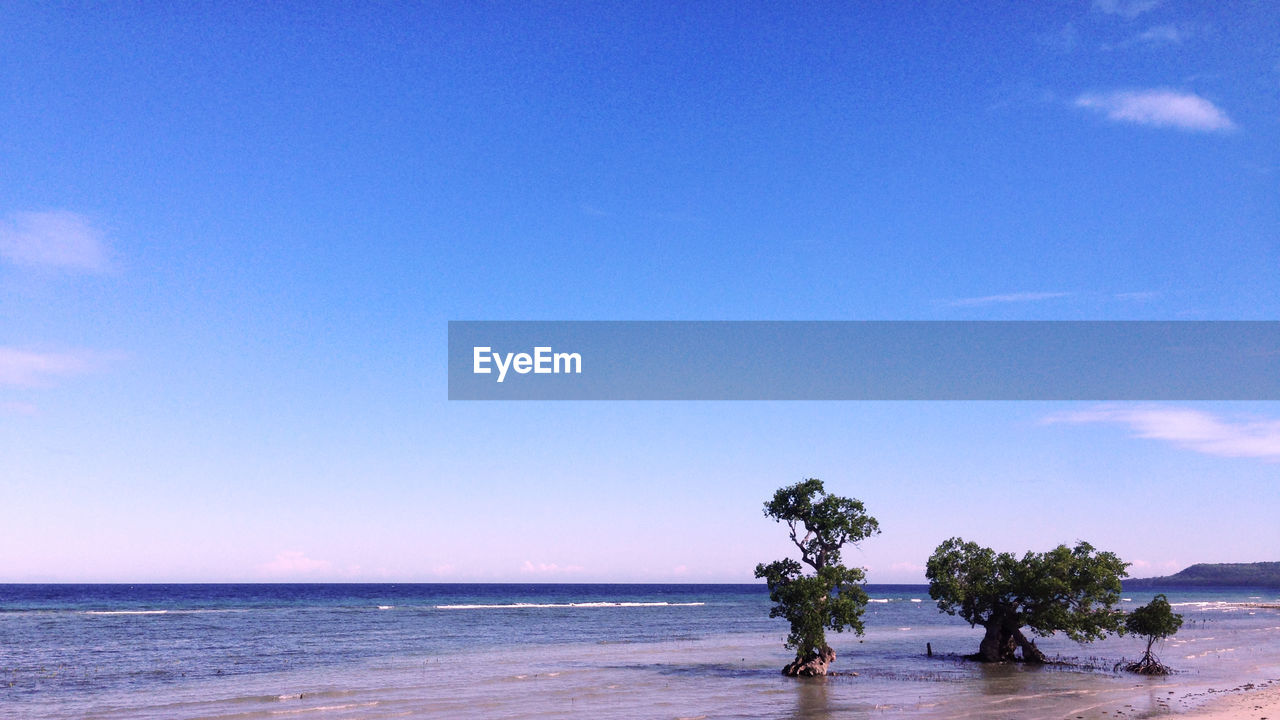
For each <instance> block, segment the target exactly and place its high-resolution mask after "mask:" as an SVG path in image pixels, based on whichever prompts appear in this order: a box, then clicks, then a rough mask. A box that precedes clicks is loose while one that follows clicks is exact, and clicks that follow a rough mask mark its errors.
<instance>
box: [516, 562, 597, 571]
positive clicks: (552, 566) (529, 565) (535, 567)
mask: <svg viewBox="0 0 1280 720" xmlns="http://www.w3.org/2000/svg"><path fill="white" fill-rule="evenodd" d="M582 570H583V567H582V566H581V565H557V564H556V563H535V562H532V561H530V560H525V561H524V564H523V565H521V566H520V572H522V573H524V574H526V575H563V574H569V573H579V572H582Z"/></svg>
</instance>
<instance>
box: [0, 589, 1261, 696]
mask: <svg viewBox="0 0 1280 720" xmlns="http://www.w3.org/2000/svg"><path fill="white" fill-rule="evenodd" d="M869 591H870V593H871V595H872V597H873V598H874V599H875V600H877V601H878V602H873V603H872V604H871V605H870V606H869V607H868V610H867V616H866V623H867V633H866V635H865V636H864V637H861V638H859V637H857V636H855V635H852V634H850V633H845V634H840V635H832V636H831V637H830V638H829V639H830V640H831V641H832V645H833V646H834V647H835V648H836V650H837V652H838V653H839V659H838V660H837V663H836V666H835V669H837V670H839V671H842V672H857V673H858V676H856V677H853V676H838V677H831V678H826V679H818V680H812V681H796V680H791V679H787V678H783V677H781V676H780V675H779V673H778V670H779V668H780V667H781V666H782V665H783V664H784V663H785V662H786V661H787V660H788V653H787V651H786V650H785V649H784V648H783V647H782V638H783V636H784V635H785V623H784V622H783V621H780V620H771V619H769V618H768V606H769V602H768V597H767V594H766V593H765V592H764V589H763V588H762V587H761V586H758V585H744V586H738V585H731V586H725V585H710V586H697V585H396V586H392V585H302V586H298V585H246V586H225V585H222V586H199V585H177V586H135V587H130V586H66V585H62V586H32V585H24V586H0V717H14V718H17V717H22V718H72V717H75V718H81V717H95V718H173V717H208V718H281V717H307V718H310V717H317V718H357V717H358V718H384V717H385V718H390V717H420V718H435V717H441V718H443V717H485V718H543V717H545V718H551V717H566V716H570V717H573V716H580V717H615V718H663V717H665V718H694V717H704V716H705V717H714V718H726V717H727V718H734V717H741V718H748V717H750V718H755V717H770V718H834V717H959V716H965V717H972V718H1004V717H1015V716H1016V717H1020V718H1065V717H1072V718H1074V717H1078V716H1079V717H1100V716H1101V715H1102V713H1103V712H1104V711H1108V712H1112V713H1113V714H1111V715H1108V717H1114V712H1115V711H1116V709H1121V710H1123V711H1124V712H1126V713H1127V714H1129V715H1130V716H1133V715H1134V714H1138V713H1143V712H1164V708H1166V707H1167V708H1169V709H1170V710H1177V709H1180V708H1182V707H1185V703H1179V702H1176V701H1180V700H1181V699H1182V698H1183V696H1185V695H1188V694H1190V693H1207V691H1208V690H1209V689H1210V688H1212V689H1214V690H1222V689H1226V688H1229V687H1235V686H1238V685H1240V684H1243V683H1245V682H1261V681H1264V680H1266V679H1269V678H1272V677H1276V674H1277V672H1276V669H1277V667H1280V611H1277V610H1275V609H1266V608H1249V607H1245V606H1244V603H1250V602H1253V603H1257V602H1276V601H1280V594H1278V593H1276V591H1274V590H1272V591H1260V590H1253V591H1239V590H1216V591H1215V590H1208V591H1205V590H1197V591H1178V590H1168V591H1166V592H1167V594H1168V595H1169V598H1170V601H1171V602H1173V603H1174V604H1175V610H1176V611H1177V612H1181V613H1183V614H1184V616H1185V617H1186V624H1185V625H1184V627H1183V630H1182V631H1180V632H1179V633H1178V635H1177V636H1176V637H1175V638H1173V639H1171V640H1170V641H1168V642H1166V643H1165V644H1164V646H1163V648H1161V650H1160V652H1161V657H1162V658H1163V659H1164V660H1165V662H1166V663H1168V664H1170V665H1172V666H1174V667H1176V668H1178V669H1180V670H1181V671H1182V672H1180V673H1178V674H1176V675H1174V676H1171V677H1168V678H1155V679H1147V678H1137V677H1134V676H1132V675H1128V674H1125V673H1115V672H1113V671H1112V669H1113V667H1114V665H1115V663H1117V662H1120V661H1121V659H1122V658H1124V657H1126V656H1127V657H1130V658H1132V657H1134V656H1135V655H1137V654H1139V652H1140V651H1141V649H1142V644H1141V641H1140V640H1138V639H1135V638H1109V639H1107V640H1105V641H1102V642H1099V643H1094V644H1092V645H1088V646H1080V645H1077V644H1075V643H1072V642H1070V641H1067V640H1065V639H1062V638H1048V639H1042V640H1039V641H1038V642H1039V644H1040V645H1041V647H1042V648H1044V649H1045V650H1046V651H1047V652H1048V653H1049V654H1050V655H1055V654H1056V655H1061V656H1067V657H1072V658H1076V662H1077V666H1073V667H1070V668H1064V667H1052V666H1051V667H1044V668H1031V667H1019V666H996V667H991V666H983V665H979V664H975V663H971V662H967V661H964V660H963V659H961V657H960V656H961V655H962V654H964V653H968V652H972V651H974V650H975V649H976V647H977V643H978V640H979V639H980V637H981V631H980V629H972V628H970V627H968V625H967V624H965V623H964V622H962V621H960V620H958V619H956V618H953V617H950V616H946V615H943V614H941V613H939V612H938V611H937V609H936V607H935V606H934V604H933V603H932V602H931V601H930V600H929V598H928V594H927V589H926V588H924V587H923V586H879V587H876V586H872V587H871V588H869ZM1152 592H1153V591H1151V590H1147V591H1143V592H1142V593H1141V594H1139V593H1137V592H1134V593H1131V594H1129V593H1127V594H1126V597H1132V600H1133V602H1132V604H1134V605H1136V604H1141V603H1143V602H1146V600H1147V599H1149V597H1150V594H1151V593H1152ZM926 642H928V643H931V644H932V646H933V649H934V652H935V657H933V658H927V657H925V654H924V649H925V643H926ZM1080 665H1084V666H1085V667H1080ZM1088 666H1092V669H1090V668H1089V667H1088ZM1208 696H1209V695H1208V694H1206V695H1204V697H1208ZM1126 706H1127V707H1126Z"/></svg>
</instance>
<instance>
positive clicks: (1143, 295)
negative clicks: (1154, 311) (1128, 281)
mask: <svg viewBox="0 0 1280 720" xmlns="http://www.w3.org/2000/svg"><path fill="white" fill-rule="evenodd" d="M1112 297H1114V298H1115V299H1116V300H1129V301H1131V302H1148V301H1151V300H1155V299H1156V298H1158V297H1160V293H1158V292H1122V293H1116V294H1115V295H1113V296H1112Z"/></svg>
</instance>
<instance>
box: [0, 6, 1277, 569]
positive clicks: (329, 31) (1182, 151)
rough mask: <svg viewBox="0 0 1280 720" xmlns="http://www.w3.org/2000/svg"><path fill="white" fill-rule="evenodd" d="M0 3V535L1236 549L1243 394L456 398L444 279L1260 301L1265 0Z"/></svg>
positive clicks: (555, 288)
mask: <svg viewBox="0 0 1280 720" xmlns="http://www.w3.org/2000/svg"><path fill="white" fill-rule="evenodd" d="M170 5H171V4H164V3H142V4H137V3H92V4H90V3H84V4H61V3H59V4H55V3H42V2H10V3H5V4H4V5H3V7H0V48H3V51H2V52H0V581H25V580H67V581H97V580H104V581H187V580H203V581H223V580H225V581H240V580H250V581H256V580H262V581H270V580H370V581H383V580H387V581H390V580H398V581H524V580H529V581H632V580H635V581H671V580H687V581H747V580H750V578H751V571H752V569H753V567H754V566H755V564H756V563H757V562H760V561H768V560H772V559H774V558H776V557H780V556H781V554H782V553H784V552H786V550H787V542H786V539H785V533H784V532H783V529H782V528H780V527H777V526H775V525H773V524H772V523H771V522H769V521H768V520H767V519H765V518H764V517H763V515H762V514H761V506H762V503H763V501H764V500H765V499H766V498H767V497H768V496H769V495H770V494H771V493H772V491H773V490H774V489H775V488H777V487H779V486H781V485H784V484H789V483H792V482H796V481H798V480H800V479H802V478H804V477H807V476H818V477H821V478H823V479H824V480H825V481H826V482H827V485H828V487H829V489H831V490H832V491H835V492H838V493H840V494H846V495H853V496H855V497H858V498H860V499H862V500H864V501H865V502H866V503H867V506H868V509H869V510H870V511H871V513H872V514H874V515H876V516H877V517H878V518H879V519H880V521H881V525H882V528H883V531H884V532H883V534H882V535H880V536H878V537H876V538H874V539H872V540H869V541H867V542H866V543H864V544H863V546H862V548H861V550H859V551H855V552H852V553H850V554H849V555H848V558H849V559H850V560H851V561H853V562H856V563H859V564H862V565H865V566H867V567H868V568H869V569H870V573H869V578H870V580H871V581H873V582H912V581H920V580H922V578H923V573H922V565H923V563H924V560H925V558H926V557H927V556H928V554H929V552H930V551H931V550H932V548H933V547H934V546H935V545H936V544H937V543H938V542H940V541H941V540H944V539H946V538H947V537H950V536H952V535H957V534H959V535H963V536H964V537H965V538H966V539H972V540H976V541H978V542H981V543H984V544H988V545H992V546H994V547H996V548H998V549H1000V550H1013V551H1019V552H1021V551H1025V550H1029V549H1036V550H1044V549H1047V548H1048V547H1050V546H1052V545H1054V544H1057V543H1059V542H1071V541H1074V540H1076V539H1087V540H1089V541H1091V542H1093V543H1094V544H1095V545H1097V546H1099V547H1102V548H1104V549H1108V550H1113V551H1115V552H1117V553H1119V554H1120V555H1121V556H1122V557H1124V558H1125V559H1127V560H1130V561H1132V562H1134V563H1135V567H1134V568H1133V573H1134V574H1135V575H1150V574H1159V573H1164V572H1167V571H1171V570H1176V569H1179V568H1180V567H1182V566H1184V565H1186V564H1189V563H1192V562H1200V561H1256V560H1280V531H1278V530H1277V526H1276V520H1275V518H1276V517H1280V492H1277V480H1278V479H1280V405H1278V404H1276V403H1199V404H1159V405H1145V404H1144V405H1133V404H1110V405H1097V404H1092V403H1056V404H1055V403H1030V402H1024V403H798V402H797V403H462V402H453V403H450V402H448V401H447V400H446V399H445V398H446V382H445V381H446V376H445V341H446V322H447V321H448V320H483V319H495V320H499V319H501V320H525V319H536V320H609V319H616V320H635V319H660V320H681V319H702V320H721V319H723V320H862V319H908V320H913V319H929V320H951V319H955V320H971V319H1045V320H1055V319H1091V320H1111V319H1167V320H1177V319H1197V320H1215V319H1258V320H1276V319H1280V42H1277V38H1280V6H1278V5H1276V4H1275V3H1266V2H1238V3H1237V2H1228V3H1201V2H1190V1H1188V0H1181V1H1177V0H1165V1H1164V2H1161V1H1160V0H1096V2H1093V3H1092V4H1091V3H1090V2H1089V1H1088V0H1073V1H1070V2H1068V1H1065V0H1064V1H1061V2H1037V3H1025V2H1008V3H970V2H953V3H943V2H925V3H910V4H907V3H854V4H852V6H853V7H851V8H841V7H835V6H832V5H831V4H826V3H817V4H799V6H796V5H797V4H789V5H778V4H776V3H744V2H731V3H722V4H716V3H701V4H697V6H696V7H694V6H690V7H684V6H682V4H677V3H568V4H566V3H554V4H551V3H548V4H543V3H406V4H395V3H376V4H375V3H349V4H341V5H340V4H333V3H294V4H287V3H270V4H268V6H267V7H258V6H257V4H250V3H230V2H210V3H181V4H178V5H179V7H170Z"/></svg>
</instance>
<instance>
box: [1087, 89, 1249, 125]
mask: <svg viewBox="0 0 1280 720" xmlns="http://www.w3.org/2000/svg"><path fill="white" fill-rule="evenodd" d="M1075 104H1076V107H1081V108H1088V109H1090V110H1097V111H1099V112H1102V113H1105V114H1106V116H1107V119H1109V120H1114V121H1116V122H1127V123H1134V124H1136V125H1150V126H1153V127H1172V128H1178V129H1179V130H1193V131H1198V132H1222V131H1226V130H1232V129H1234V128H1235V127H1236V125H1235V123H1233V122H1232V121H1231V118H1229V117H1227V114H1226V113H1225V112H1223V111H1222V110H1221V109H1219V108H1218V106H1216V105H1214V104H1213V103H1211V102H1209V101H1208V100H1205V99H1204V98H1202V97H1200V96H1199V95H1196V94H1194V93H1183V92H1177V91H1174V90H1125V91H1120V92H1112V93H1086V94H1084V95H1081V96H1079V97H1077V98H1076V102H1075Z"/></svg>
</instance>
